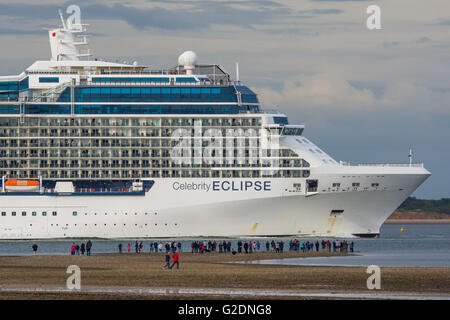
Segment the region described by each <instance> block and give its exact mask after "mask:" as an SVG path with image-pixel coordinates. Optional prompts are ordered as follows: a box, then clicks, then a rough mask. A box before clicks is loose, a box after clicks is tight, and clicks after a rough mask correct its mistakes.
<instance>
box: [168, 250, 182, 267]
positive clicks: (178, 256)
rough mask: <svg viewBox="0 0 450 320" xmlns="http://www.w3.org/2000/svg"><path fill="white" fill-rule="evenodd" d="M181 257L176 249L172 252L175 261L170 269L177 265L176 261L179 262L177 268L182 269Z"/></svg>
mask: <svg viewBox="0 0 450 320" xmlns="http://www.w3.org/2000/svg"><path fill="white" fill-rule="evenodd" d="M179 259H180V255H179V254H178V252H176V251H175V252H174V253H173V254H172V260H173V263H172V265H171V266H170V267H169V269H172V268H173V266H174V265H175V263H176V264H177V269H180V262H179Z"/></svg>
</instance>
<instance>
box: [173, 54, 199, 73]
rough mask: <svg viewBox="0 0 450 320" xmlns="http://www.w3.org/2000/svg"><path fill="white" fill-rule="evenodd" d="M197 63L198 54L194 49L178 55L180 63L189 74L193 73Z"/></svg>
mask: <svg viewBox="0 0 450 320" xmlns="http://www.w3.org/2000/svg"><path fill="white" fill-rule="evenodd" d="M196 64H197V55H196V54H195V52H194V51H185V52H183V53H182V54H181V55H180V56H179V57H178V65H179V66H183V67H184V70H186V73H187V74H192V70H194V68H195V65H196Z"/></svg>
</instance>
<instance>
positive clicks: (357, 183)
mask: <svg viewBox="0 0 450 320" xmlns="http://www.w3.org/2000/svg"><path fill="white" fill-rule="evenodd" d="M359 185H360V183H359V182H353V183H352V187H359Z"/></svg>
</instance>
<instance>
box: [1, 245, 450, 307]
mask: <svg viewBox="0 0 450 320" xmlns="http://www.w3.org/2000/svg"><path fill="white" fill-rule="evenodd" d="M331 255H333V256H334V255H345V253H328V252H307V253H298V252H291V251H289V252H285V253H283V254H279V253H273V252H261V253H252V254H236V255H232V254H230V253H227V254H223V253H205V254H192V253H181V255H180V257H181V258H180V269H179V270H176V269H173V270H167V269H165V270H163V269H162V266H163V264H164V253H142V254H136V253H123V254H94V255H92V256H90V257H87V256H70V255H55V256H51V255H50V256H44V255H37V256H31V257H30V256H28V257H23V256H22V257H0V270H1V272H0V299H218V298H219V299H220V298H226V299H270V298H276V299H280V298H281V299H310V298H319V299H321V298H323V299H328V298H333V296H330V297H328V296H327V295H326V294H329V293H339V294H343V295H341V296H339V295H337V296H335V297H334V298H345V294H350V293H358V294H363V295H364V294H373V293H374V290H368V289H367V286H366V281H367V278H368V277H369V274H367V273H366V268H365V267H310V266H287V265H283V266H281V265H261V264H233V263H231V262H237V261H250V260H260V259H280V258H294V257H295V258H298V257H319V256H322V257H323V256H331ZM69 265H77V266H79V267H80V269H81V286H82V288H81V289H82V290H81V292H78V293H77V292H73V293H72V292H67V291H64V290H66V289H65V286H66V280H67V278H68V277H69V276H70V274H67V273H66V270H67V267H68V266H69ZM83 290H85V291H83ZM127 290H128V291H127ZM376 293H377V294H414V295H419V297H420V296H422V295H423V296H424V297H427V296H444V297H449V296H450V268H437V267H430V268H428V267H427V268H423V267H422V268H418V267H383V268H381V290H376ZM308 294H310V295H308ZM313 294H314V295H316V296H314V295H313ZM322 294H324V295H322ZM363 295H362V296H361V298H364V296H363Z"/></svg>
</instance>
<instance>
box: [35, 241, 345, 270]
mask: <svg viewBox="0 0 450 320" xmlns="http://www.w3.org/2000/svg"><path fill="white" fill-rule="evenodd" d="M91 248H92V241H91V240H88V241H87V243H86V244H85V243H84V242H83V243H81V245H80V244H79V243H75V242H73V243H72V246H71V248H70V253H71V255H84V254H85V253H86V255H87V256H90V255H91ZM118 248H119V253H123V250H122V243H119V244H118ZM131 248H132V245H131V243H128V244H127V251H128V253H130V252H131ZM182 248H183V246H182V244H181V242H179V241H178V242H175V241H171V242H157V241H155V242H150V243H149V252H155V253H157V252H166V265H165V266H164V267H165V268H169V267H170V268H169V269H171V268H172V267H173V266H174V265H175V264H176V265H177V268H179V253H181V252H182V251H183V250H182ZM190 248H191V250H190V251H191V253H200V254H203V253H207V252H218V253H228V252H231V253H232V254H237V253H246V254H249V253H253V252H261V251H264V248H265V252H276V253H283V251H285V243H284V241H283V240H278V241H275V240H266V241H262V242H261V241H260V240H253V241H251V240H250V241H248V240H246V241H242V240H237V241H234V245H233V243H232V242H231V241H230V240H220V241H216V240H208V241H206V240H203V241H202V240H198V241H192V242H191V243H190ZM32 249H33V253H34V255H36V253H37V250H38V245H37V244H36V243H34V244H33V245H32ZM288 250H290V251H298V252H309V251H316V252H319V251H327V252H346V253H347V252H354V242H353V241H347V240H342V241H341V240H339V239H335V240H325V239H323V240H321V241H319V240H316V241H314V240H311V241H310V240H306V241H303V242H302V241H299V240H297V239H293V240H289V242H288ZM134 251H135V252H136V253H143V252H144V243H143V242H142V241H141V242H138V241H135V243H134ZM175 254H176V255H175ZM174 255H175V257H174ZM171 259H172V260H173V264H172V265H171V266H170V260H171Z"/></svg>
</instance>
